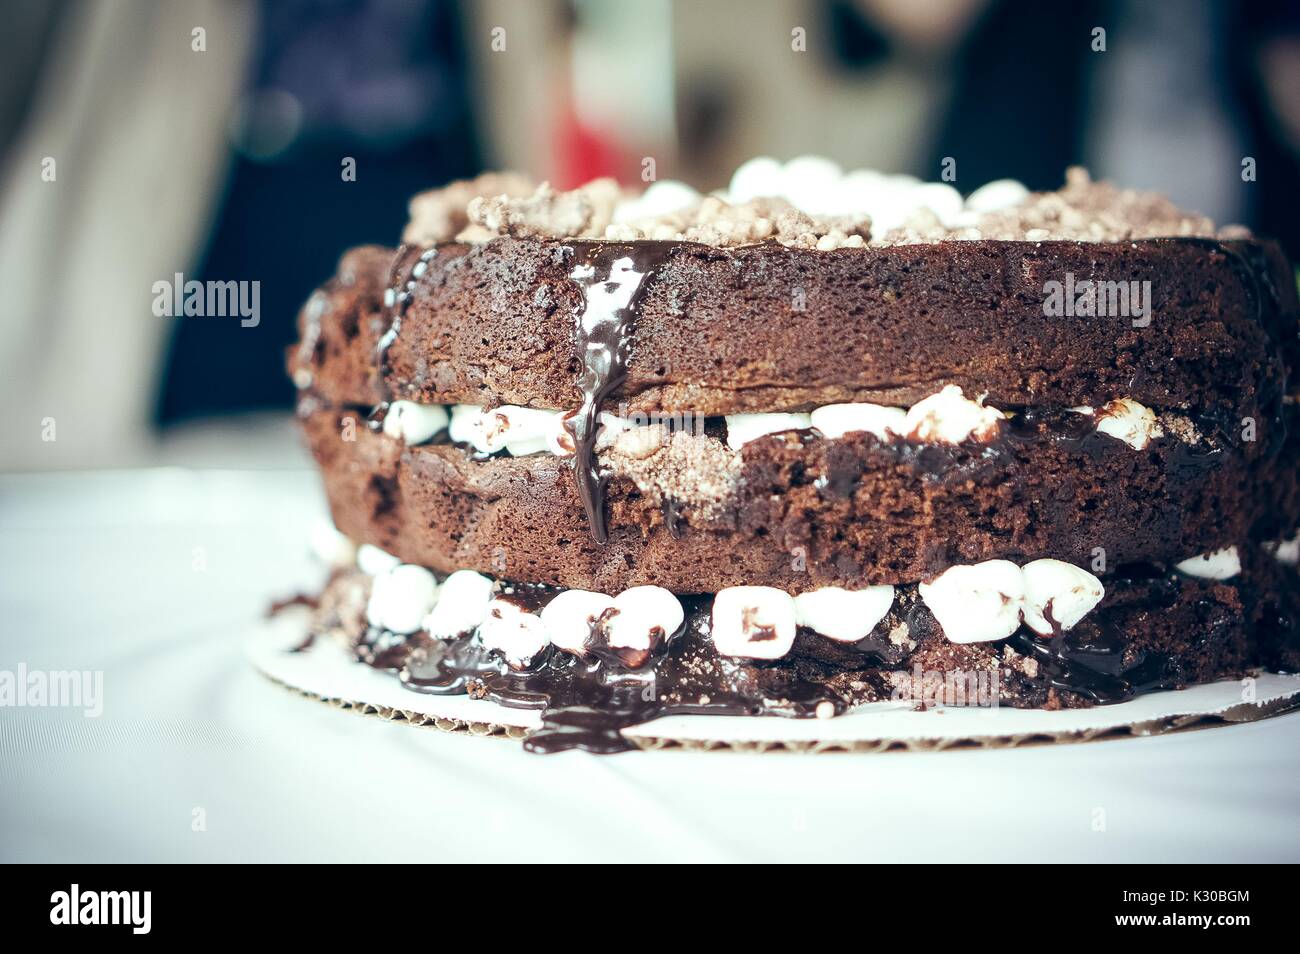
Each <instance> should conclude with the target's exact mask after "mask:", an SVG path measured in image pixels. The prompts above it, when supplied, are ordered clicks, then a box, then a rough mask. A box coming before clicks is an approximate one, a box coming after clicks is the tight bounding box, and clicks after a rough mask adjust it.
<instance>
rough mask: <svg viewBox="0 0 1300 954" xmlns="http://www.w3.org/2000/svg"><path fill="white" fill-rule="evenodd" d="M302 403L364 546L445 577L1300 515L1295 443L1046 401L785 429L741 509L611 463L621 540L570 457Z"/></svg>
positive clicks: (332, 487) (609, 572)
mask: <svg viewBox="0 0 1300 954" xmlns="http://www.w3.org/2000/svg"><path fill="white" fill-rule="evenodd" d="M300 410H301V417H302V420H303V423H304V426H305V429H306V433H307V435H308V440H309V443H310V446H311V449H312V452H313V453H314V455H315V457H316V460H317V462H318V464H319V465H320V467H321V471H322V474H323V476H324V480H325V487H326V492H327V495H328V498H329V501H330V507H331V510H332V513H333V517H334V521H335V524H336V525H337V527H338V528H339V529H340V530H341V531H342V532H343V533H344V534H346V535H348V536H349V537H351V538H353V539H354V540H356V541H358V542H364V543H371V544H374V545H375V546H378V547H380V548H381V549H384V550H386V551H388V552H390V553H392V554H394V555H395V556H397V557H400V558H401V559H402V560H403V561H404V562H407V563H414V564H419V565H423V566H427V567H431V568H434V569H437V570H442V571H449V570H452V569H459V568H472V569H476V570H480V571H482V572H484V573H489V574H496V575H506V576H509V577H510V578H512V579H515V580H519V581H524V582H536V583H547V584H558V585H564V586H571V587H580V588H585V589H593V590H600V591H603V592H609V593H613V592H617V591H619V590H622V589H624V588H627V587H629V586H633V585H637V584H643V583H652V584H657V585H659V586H663V587H666V588H668V589H670V590H673V591H674V592H678V593H700V592H716V591H717V590H719V589H721V588H723V587H726V586H735V585H744V584H763V585H771V586H775V587H778V588H781V589H784V590H786V591H788V592H792V593H796V592H801V591H804V590H807V589H811V588H815V587H819V586H826V585H833V584H839V585H844V586H848V587H849V588H857V587H861V586H863V585H867V584H875V583H910V582H916V581H919V580H924V579H929V578H931V577H932V576H934V575H935V574H937V573H939V572H941V571H942V570H944V569H945V568H947V567H948V566H951V565H954V564H959V563H975V562H979V561H982V560H987V559H993V558H1005V559H1011V560H1017V561H1021V560H1030V559H1036V558H1040V557H1054V558H1058V559H1062V560H1065V561H1067V562H1072V563H1076V564H1079V565H1085V566H1086V565H1091V564H1095V563H1096V562H1097V557H1098V553H1099V552H1102V551H1104V561H1103V562H1104V564H1105V566H1107V567H1110V568H1112V569H1113V568H1116V567H1119V566H1120V565H1122V564H1126V563H1133V562H1150V563H1158V564H1166V565H1169V564H1172V563H1174V562H1177V561H1179V560H1182V559H1185V558H1187V557H1190V556H1194V555H1196V554H1198V553H1202V552H1206V551H1211V550H1214V549H1217V548H1219V547H1222V546H1227V545H1230V544H1233V543H1238V542H1244V541H1246V540H1249V539H1252V538H1255V537H1256V536H1257V535H1259V534H1267V536H1268V537H1269V538H1276V537H1279V536H1282V535H1284V534H1286V533H1288V532H1290V530H1291V529H1293V527H1294V522H1295V516H1296V515H1295V513H1294V512H1287V513H1283V514H1279V512H1278V510H1277V508H1278V505H1279V503H1280V502H1291V503H1293V502H1294V500H1295V497H1296V490H1295V486H1296V470H1295V461H1296V444H1297V442H1296V441H1295V440H1294V439H1293V440H1292V441H1291V442H1290V443H1289V444H1288V446H1287V448H1286V449H1284V450H1283V451H1282V452H1276V451H1275V452H1274V454H1273V455H1272V456H1271V457H1270V458H1269V459H1268V461H1267V462H1265V461H1255V462H1252V461H1251V460H1250V455H1252V454H1254V453H1255V450H1254V446H1253V445H1252V444H1245V445H1243V444H1242V443H1241V442H1239V441H1236V440H1235V439H1234V437H1233V436H1232V435H1218V434H1215V433H1214V432H1212V431H1208V430H1207V434H1206V435H1204V436H1202V438H1201V443H1199V444H1195V445H1192V444H1188V443H1185V442H1184V441H1183V440H1180V439H1178V438H1176V437H1174V436H1173V435H1166V436H1164V437H1162V438H1159V439H1157V440H1155V441H1153V442H1152V443H1151V444H1150V445H1149V446H1148V447H1147V448H1146V449H1145V450H1142V451H1138V450H1135V449H1134V448H1133V447H1130V446H1129V445H1128V444H1126V443H1124V442H1122V441H1118V440H1115V439H1114V438H1111V437H1109V436H1106V435H1102V434H1098V433H1096V432H1095V431H1094V430H1093V429H1092V427H1091V425H1090V424H1089V423H1088V419H1087V418H1084V417H1081V416H1080V415H1076V414H1071V413H1069V412H1058V413H1048V412H1041V411H1036V412H1026V413H1025V414H1023V415H1020V416H1019V417H1017V418H1016V419H1014V420H1013V421H1012V422H1010V423H1009V425H1008V427H1007V428H1006V429H1005V431H1004V432H1003V434H1002V436H1001V437H999V438H998V439H996V440H995V441H994V442H992V443H991V444H965V445H958V446H936V445H921V446H918V445H915V444H911V443H908V442H906V441H902V440H893V441H882V440H880V439H879V438H877V437H875V436H873V435H871V434H867V433H852V434H847V435H845V436H843V437H841V438H838V439H834V440H832V439H828V438H824V437H822V436H820V435H819V434H818V433H817V432H815V431H791V432H786V433H783V434H777V435H770V436H768V437H765V438H761V439H759V440H757V441H754V442H752V443H750V444H747V445H746V446H745V448H744V450H743V454H742V455H741V458H740V466H739V470H738V473H737V474H736V475H735V479H734V481H733V483H732V490H731V493H730V494H729V495H728V496H727V497H726V498H725V499H724V500H723V501H722V502H721V505H713V504H711V505H709V506H704V505H694V504H692V503H691V502H690V501H689V500H681V499H672V498H665V497H664V496H663V495H662V494H658V493H656V492H654V491H653V490H650V491H647V490H643V489H640V488H639V487H638V485H637V483H636V482H635V481H634V480H633V479H632V478H631V477H629V476H626V475H620V474H619V473H618V470H617V466H618V463H617V461H614V462H612V463H611V461H610V460H609V459H608V458H604V460H605V462H606V464H608V465H610V466H613V467H614V474H613V476H612V478H611V479H610V482H609V485H608V488H607V513H608V521H609V527H610V535H609V540H608V542H607V543H605V544H604V545H601V544H597V543H596V542H594V541H593V539H592V537H591V534H590V532H589V527H588V525H587V520H586V517H585V515H584V512H583V507H582V504H581V501H580V500H579V498H578V493H577V490H576V489H575V486H574V482H573V480H572V475H571V473H570V468H569V465H568V463H567V462H566V461H565V460H563V459H561V458H557V457H554V456H552V455H550V454H546V453H542V454H535V455H531V456H526V457H518V458H516V457H509V456H497V457H491V458H488V459H483V458H482V457H481V456H480V455H475V454H474V453H472V452H471V451H469V450H467V449H466V448H464V447H461V446H457V445H452V444H447V443H435V444H428V445H422V446H415V447H408V446H406V445H405V444H404V443H403V442H402V441H400V440H399V439H396V438H393V437H389V436H387V435H385V434H384V433H382V432H381V431H378V430H376V429H372V428H368V427H367V426H366V423H365V415H364V413H363V412H362V411H359V410H340V409H337V408H329V407H326V406H323V405H320V404H319V403H318V402H316V401H315V400H314V399H310V398H308V399H305V400H304V402H303V404H302V405H301V409H300ZM692 439H693V440H701V441H704V440H711V438H708V437H695V438H692ZM1243 448H1245V449H1243ZM708 476H709V475H708V474H696V475H693V479H695V480H700V481H703V480H704V479H706V478H707V477H708Z"/></svg>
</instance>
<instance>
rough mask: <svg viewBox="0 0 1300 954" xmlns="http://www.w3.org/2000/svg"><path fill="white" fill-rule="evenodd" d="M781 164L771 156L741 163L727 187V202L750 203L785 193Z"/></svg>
mask: <svg viewBox="0 0 1300 954" xmlns="http://www.w3.org/2000/svg"><path fill="white" fill-rule="evenodd" d="M783 171H784V170H783V169H782V168H781V163H779V162H777V161H776V160H775V159H773V158H771V157H770V156H758V157H756V158H754V159H750V160H749V161H748V162H744V163H741V164H740V166H738V167H737V169H736V171H735V172H733V173H732V175H731V183H730V185H729V186H728V187H727V201H729V202H733V203H737V204H739V203H742V202H748V201H749V200H750V199H759V198H766V197H770V196H779V195H781V193H782V192H783V191H784V182H783Z"/></svg>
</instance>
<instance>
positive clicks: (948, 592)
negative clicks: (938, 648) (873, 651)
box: [919, 560, 1025, 643]
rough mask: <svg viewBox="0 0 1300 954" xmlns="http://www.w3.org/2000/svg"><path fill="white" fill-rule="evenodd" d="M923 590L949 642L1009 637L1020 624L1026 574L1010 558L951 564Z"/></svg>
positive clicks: (922, 594)
mask: <svg viewBox="0 0 1300 954" xmlns="http://www.w3.org/2000/svg"><path fill="white" fill-rule="evenodd" d="M919 590H920V593H921V599H922V600H923V601H924V602H925V605H926V606H928V607H929V608H930V612H931V613H933V614H934V618H935V619H936V620H938V621H939V625H940V626H942V627H943V634H944V636H946V637H947V638H948V641H949V642H953V643H984V642H989V641H991V640H995V639H1006V638H1007V637H1008V636H1010V635H1011V634H1012V633H1014V632H1015V631H1016V630H1017V629H1019V628H1020V611H1021V609H1022V607H1023V605H1024V599H1025V574H1024V572H1023V571H1022V570H1021V569H1020V567H1018V566H1016V565H1015V564H1014V563H1012V562H1011V561H1009V560H986V561H985V562H983V563H976V564H975V565H973V566H954V567H950V568H948V569H947V570H945V571H944V572H943V573H942V574H940V575H939V576H938V577H936V578H935V580H934V581H933V582H931V583H922V584H921V585H920V587H919Z"/></svg>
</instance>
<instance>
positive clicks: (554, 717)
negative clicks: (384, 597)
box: [308, 549, 1300, 752]
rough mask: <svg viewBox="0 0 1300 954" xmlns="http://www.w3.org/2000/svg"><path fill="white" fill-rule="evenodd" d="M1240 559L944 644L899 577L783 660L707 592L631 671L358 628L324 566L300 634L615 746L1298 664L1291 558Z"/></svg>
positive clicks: (545, 728)
mask: <svg viewBox="0 0 1300 954" xmlns="http://www.w3.org/2000/svg"><path fill="white" fill-rule="evenodd" d="M1244 562H1245V571H1244V573H1243V575H1242V576H1241V577H1240V578H1239V579H1235V580H1231V581H1227V582H1213V581H1206V580H1196V579H1192V578H1189V577H1186V576H1182V575H1179V574H1162V573H1159V572H1152V571H1150V570H1143V569H1142V568H1130V569H1129V570H1128V571H1127V572H1125V573H1123V574H1120V575H1117V576H1116V577H1115V578H1113V579H1112V580H1111V581H1110V582H1109V583H1108V584H1107V595H1106V598H1105V599H1104V601H1103V602H1102V604H1101V605H1100V606H1099V607H1098V608H1097V609H1096V611H1095V612H1094V613H1092V614H1091V615H1090V616H1089V617H1088V618H1087V619H1086V620H1085V621H1083V622H1081V623H1079V624H1078V625H1077V626H1075V627H1074V628H1073V629H1072V630H1070V631H1069V632H1067V633H1058V634H1056V635H1055V636H1049V637H1042V636H1039V635H1038V634H1036V633H1034V632H1033V631H1032V630H1030V629H1029V628H1027V627H1022V628H1021V629H1020V630H1019V631H1017V632H1015V633H1013V634H1012V635H1011V636H1010V637H1009V638H1007V639H1003V640H998V641H995V642H988V643H979V644H970V645H955V644H953V643H951V642H949V641H948V640H947V639H946V638H945V637H944V635H943V633H942V630H941V629H940V627H939V625H938V623H937V621H936V620H935V618H934V617H933V615H931V613H930V611H929V610H928V608H927V607H926V605H925V604H924V602H922V600H921V599H920V598H919V597H918V594H917V592H916V588H915V587H905V588H903V589H901V590H900V591H898V593H897V596H896V599H895V602H894V605H893V606H892V607H891V609H890V610H889V612H888V613H887V614H886V616H885V617H884V618H883V619H882V620H881V621H880V623H879V624H878V625H877V627H876V629H875V630H873V631H872V632H871V633H870V634H868V636H866V637H865V638H863V639H862V640H860V641H858V642H856V643H843V642H837V641H834V640H831V639H828V638H825V637H823V636H820V635H819V634H817V633H815V632H813V631H811V630H809V629H806V628H800V629H799V631H798V634H797V636H796V638H795V642H794V646H793V648H792V650H791V652H790V654H789V655H788V656H787V657H786V658H784V659H782V660H780V661H779V663H772V662H762V661H758V660H752V659H738V658H734V657H728V656H724V655H721V654H720V653H719V652H718V651H717V650H716V648H715V646H714V644H713V642H712V640H711V638H710V628H711V627H710V614H711V601H710V600H709V599H708V598H688V599H687V600H686V602H685V606H684V610H685V621H684V623H683V625H682V626H681V628H680V629H679V630H678V631H677V632H676V633H672V634H666V637H665V639H664V641H663V643H662V645H660V646H659V647H658V649H657V650H656V651H655V653H654V654H653V655H651V656H650V658H649V659H648V660H644V661H639V662H638V664H637V665H636V666H635V667H634V668H628V667H627V666H625V665H623V664H622V663H621V662H620V660H619V658H618V657H617V656H611V655H604V654H598V655H596V656H592V657H589V658H586V659H581V658H576V657H574V656H573V655H572V654H570V653H569V652H566V651H561V650H559V649H557V648H555V647H551V648H549V649H548V650H547V651H546V652H545V653H543V654H542V655H541V656H539V657H538V658H537V659H535V660H534V661H533V662H532V663H531V664H530V665H529V666H528V667H527V668H526V669H522V670H520V669H517V668H511V667H510V666H508V665H507V664H506V663H505V661H504V660H502V659H501V658H499V657H498V656H497V655H496V654H495V653H493V652H491V651H489V650H486V649H484V648H483V646H482V644H481V643H480V642H479V640H478V638H477V637H476V635H475V633H474V632H473V631H472V630H471V631H469V632H466V633H465V634H464V635H463V636H460V637H457V638H454V639H452V640H449V641H441V640H433V639H430V638H429V637H428V635H427V634H425V633H423V632H416V633H413V634H411V635H409V636H404V635H400V634H396V633H392V632H389V631H385V630H381V629H376V628H375V627H373V626H369V625H367V623H366V609H365V607H366V600H367V596H368V594H369V592H370V586H371V584H370V579H369V577H367V576H365V575H364V574H362V573H359V572H356V571H343V572H340V573H339V574H337V575H335V576H334V577H333V578H332V580H331V581H330V583H329V584H328V586H327V587H326V590H325V592H324V594H323V596H322V598H321V600H320V602H319V604H318V606H317V608H316V610H315V611H314V614H313V620H312V623H311V632H312V634H313V635H318V636H324V637H327V638H335V639H339V640H341V641H342V642H343V643H344V644H345V645H346V646H347V647H348V648H349V649H350V650H351V651H352V652H353V653H354V654H355V655H356V657H357V658H358V659H359V660H361V661H363V662H365V663H367V664H369V665H372V666H375V667H376V668H380V669H386V670H390V671H392V672H394V673H395V674H396V675H397V676H398V677H400V678H401V680H402V681H403V683H404V684H405V685H406V686H407V688H409V689H412V690H413V691H417V692H427V693H433V694H437V695H464V694H468V695H470V696H472V697H475V698H485V699H489V700H491V701H493V702H497V703H499V704H503V705H506V706H511V707H518V708H526V709H540V710H542V728H541V729H540V730H538V731H537V732H535V733H533V734H532V735H530V736H529V738H528V740H527V741H526V743H525V745H526V747H528V748H530V749H532V750H533V751H540V752H552V751H558V750H562V749H567V748H581V749H587V750H590V751H596V752H615V751H621V750H625V749H627V748H631V747H632V743H631V742H629V741H628V740H626V739H624V738H623V737H622V736H621V735H620V733H619V730H620V729H621V728H623V727H626V726H628V725H633V724H637V723H641V722H645V721H649V720H651V719H654V718H657V717H659V716H662V715H668V714H721V715H781V716H787V717H809V716H827V715H831V714H836V713H839V712H842V711H845V710H846V709H847V708H849V707H851V706H854V705H859V704H862V703H869V702H878V701H886V700H891V699H892V700H898V699H905V700H910V701H911V702H913V703H914V704H918V705H923V706H924V705H933V704H936V703H937V704H944V705H978V706H985V707H988V706H996V705H1009V706H1015V707H1042V708H1048V709H1059V708H1065V707H1077V706H1087V705H1093V704H1097V703H1109V702H1118V701H1122V700H1124V699H1127V698H1130V697H1132V696H1133V695H1135V694H1137V693H1142V692H1148V691H1152V690H1156V689H1170V688H1181V687H1184V686H1188V685H1193V684H1196V683H1201V682H1208V681H1213V680H1216V679H1222V678H1229V677H1236V676H1241V675H1245V674H1246V673H1248V672H1249V671H1250V670H1251V669H1252V668H1253V667H1258V666H1268V667H1270V668H1280V669H1294V668H1295V667H1296V665H1297V664H1300V657H1297V652H1296V645H1295V632H1294V619H1295V613H1296V609H1297V599H1296V596H1297V592H1300V590H1298V588H1297V586H1296V583H1297V581H1296V575H1295V568H1294V567H1285V566H1282V565H1281V564H1278V563H1276V562H1275V561H1273V560H1272V559H1271V557H1269V556H1268V555H1267V554H1265V553H1263V552H1261V551H1259V550H1257V549H1249V550H1247V553H1246V557H1245V561H1244ZM500 587H501V585H500V584H498V591H500ZM507 592H519V595H518V596H517V597H507V599H510V600H518V603H519V606H520V608H521V609H523V610H526V611H527V612H532V613H536V612H539V611H540V610H541V608H542V607H543V606H545V605H546V603H547V602H549V601H550V600H551V599H554V598H555V595H556V593H555V592H554V591H527V592H525V591H521V590H508V591H507ZM593 625H595V624H594V623H593ZM308 645H309V644H308ZM647 686H649V687H651V689H650V691H647V690H646V687H647Z"/></svg>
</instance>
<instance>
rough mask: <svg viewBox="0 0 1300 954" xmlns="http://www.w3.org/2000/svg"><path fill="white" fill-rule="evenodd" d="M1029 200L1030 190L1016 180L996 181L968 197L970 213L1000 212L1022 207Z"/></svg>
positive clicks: (967, 205)
mask: <svg viewBox="0 0 1300 954" xmlns="http://www.w3.org/2000/svg"><path fill="white" fill-rule="evenodd" d="M1027 198H1029V190H1028V189H1026V188H1025V187H1024V186H1023V185H1022V184H1021V183H1019V182H1017V181H1016V180H1015V179H994V180H993V181H992V182H986V183H985V184H984V185H982V186H980V187H979V188H978V189H976V190H975V191H974V192H972V193H971V194H970V195H968V196H967V197H966V209H967V211H969V212H998V211H1001V210H1002V209H1009V208H1012V207H1013V206H1017V205H1020V203H1022V202H1024V201H1025V199H1027Z"/></svg>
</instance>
